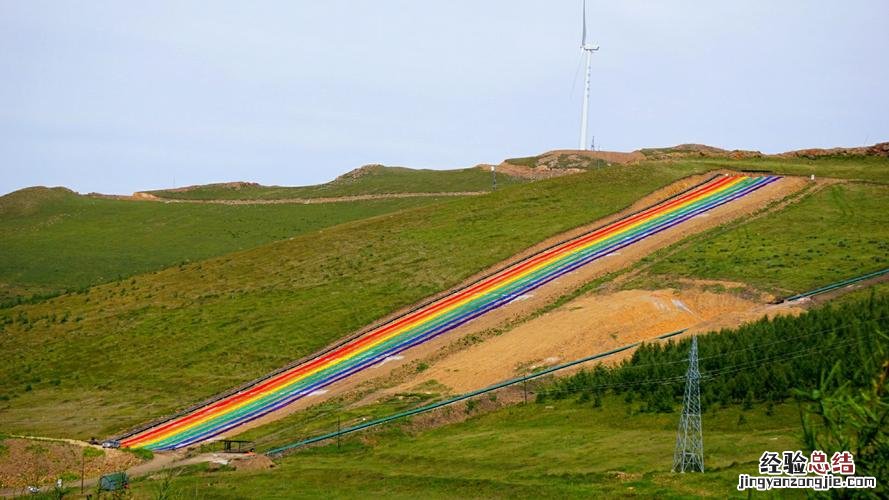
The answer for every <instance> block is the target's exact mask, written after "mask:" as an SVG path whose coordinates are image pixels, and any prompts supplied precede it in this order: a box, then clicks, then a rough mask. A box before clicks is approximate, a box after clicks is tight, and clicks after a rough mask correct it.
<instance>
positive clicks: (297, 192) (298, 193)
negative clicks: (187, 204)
mask: <svg viewBox="0 0 889 500" xmlns="http://www.w3.org/2000/svg"><path fill="white" fill-rule="evenodd" d="M521 182H524V180H523V179H519V178H516V177H512V176H508V175H504V174H502V173H501V174H497V184H498V185H499V186H501V187H502V186H507V185H512V184H518V183H521ZM491 188H492V179H491V172H489V171H487V170H483V169H481V168H464V169H457V170H417V169H410V168H404V167H386V166H383V165H367V166H364V167H361V168H359V169H356V170H353V171H351V172H349V173H347V174H344V175H341V176H340V177H338V178H337V179H336V180H334V181H331V182H328V183H326V184H320V185H317V186H301V187H284V186H261V185H258V184H249V183H228V184H208V185H205V186H194V187H190V188H182V189H171V190H159V191H149V193H150V194H153V195H154V196H157V197H160V198H173V199H182V200H232V199H258V200H274V199H288V198H333V197H341V196H355V195H379V194H397V193H458V192H471V191H490V190H491Z"/></svg>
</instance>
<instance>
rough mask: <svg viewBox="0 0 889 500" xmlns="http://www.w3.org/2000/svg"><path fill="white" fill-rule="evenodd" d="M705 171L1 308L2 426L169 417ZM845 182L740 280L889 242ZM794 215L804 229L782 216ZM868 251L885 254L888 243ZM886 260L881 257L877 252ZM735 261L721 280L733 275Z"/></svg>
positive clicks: (432, 217)
mask: <svg viewBox="0 0 889 500" xmlns="http://www.w3.org/2000/svg"><path fill="white" fill-rule="evenodd" d="M706 168H709V165H708V164H706V163H702V162H696V161H689V162H681V161H678V162H660V163H651V164H643V165H639V166H612V167H604V168H601V169H597V170H594V171H591V172H588V173H585V174H580V175H577V176H571V177H566V178H558V179H551V180H547V181H540V182H535V183H528V184H522V185H517V186H511V187H507V188H504V189H502V190H500V191H498V192H496V193H492V194H488V195H485V196H480V197H468V198H458V199H450V200H447V201H443V202H441V203H437V204H434V205H430V206H426V207H419V208H415V209H411V210H405V211H401V212H397V213H390V214H387V215H383V216H380V217H376V218H372V219H365V220H358V221H353V222H348V223H345V224H340V225H336V226H333V227H328V228H324V229H321V230H317V231H313V232H309V233H305V234H302V235H298V236H295V237H293V238H292V239H288V240H283V241H278V242H275V243H271V244H267V245H264V246H261V247H257V248H253V249H248V250H244V251H241V252H237V253H234V254H227V255H223V256H220V257H216V258H212V259H209V260H206V261H202V262H192V263H186V264H182V265H178V266H174V267H171V268H168V269H165V270H162V271H158V272H154V273H151V274H144V275H139V276H136V277H134V278H128V279H126V280H120V281H116V282H113V283H109V284H105V285H101V286H97V287H93V288H90V289H88V290H84V291H82V292H80V293H72V294H67V295H65V296H62V297H58V298H56V299H53V300H49V301H46V302H43V303H39V304H28V305H20V306H17V307H13V308H6V309H0V421H2V422H3V427H4V430H10V431H13V430H14V431H20V432H30V433H39V434H43V435H58V436H69V437H83V438H86V437H90V436H93V435H108V434H111V433H114V432H117V431H120V430H122V429H125V428H127V427H129V426H132V425H136V424H139V423H142V422H144V421H146V420H149V419H152V418H154V417H158V416H161V415H165V414H168V413H169V412H171V411H174V410H176V409H178V408H182V407H185V406H188V405H190V404H192V403H194V402H196V401H199V400H201V399H203V398H206V397H209V396H211V395H213V394H215V393H218V392H219V391H222V390H225V389H228V388H230V387H232V386H235V385H238V384H240V383H243V382H245V381H247V380H250V379H252V378H254V377H257V376H259V375H262V374H264V373H267V372H268V371H269V370H271V369H274V368H277V367H280V366H283V365H285V364H286V363H288V362H290V361H292V360H293V359H296V358H299V357H301V356H303V355H306V354H308V353H311V352H313V351H315V350H317V349H318V348H320V347H322V346H324V345H326V344H328V343H330V342H331V341H333V340H334V339H337V338H341V337H343V336H344V335H346V334H348V333H350V332H353V331H355V330H357V329H359V328H361V327H363V326H365V325H367V324H368V323H370V322H372V321H374V320H376V319H378V318H380V317H383V316H385V315H387V314H389V313H391V312H393V311H395V310H397V309H399V308H401V307H404V306H406V305H409V304H412V303H415V302H416V301H418V300H421V299H423V298H424V297H427V296H429V295H432V294H434V293H437V292H439V291H441V290H443V289H447V288H449V287H451V286H453V285H455V284H457V283H459V282H460V281H462V280H463V279H465V278H466V277H468V276H471V275H472V274H475V273H477V272H479V271H481V270H483V269H486V268H488V267H489V266H491V265H492V264H494V263H496V262H499V261H501V260H503V259H506V258H508V257H510V256H512V255H514V254H515V253H517V252H519V251H521V250H522V249H525V248H527V247H528V246H530V245H533V244H535V243H538V242H540V241H541V240H544V239H545V238H547V237H549V236H552V235H555V234H559V233H561V232H563V231H565V230H567V229H570V228H573V227H576V226H578V225H581V224H584V223H588V222H590V221H593V220H595V219H597V218H599V217H601V216H604V215H607V214H610V213H613V212H615V211H617V210H619V209H621V208H623V207H626V206H628V205H629V204H631V203H632V202H633V201H635V200H637V199H638V198H639V197H641V196H643V195H645V194H647V193H649V192H651V191H653V190H655V189H657V188H658V187H661V186H663V185H665V184H668V183H669V182H672V181H674V180H676V179H678V178H680V177H683V176H686V175H689V174H691V173H696V172H700V171H702V170H703V169H706ZM832 189H839V190H840V193H841V194H842V195H843V196H844V198H843V200H845V201H844V202H843V203H847V204H848V206H849V207H851V209H846V210H847V211H846V212H843V211H842V210H840V209H838V210H839V212H838V213H833V212H830V213H823V214H822V213H820V212H818V215H812V214H810V213H809V212H807V211H806V209H805V205H802V204H801V205H794V206H791V208H789V209H787V210H785V211H782V212H777V213H776V214H772V215H770V216H768V217H766V218H762V219H758V220H757V221H755V222H751V223H750V227H754V228H757V227H759V226H758V225H760V224H762V225H765V226H764V227H766V228H768V230H769V232H767V233H763V235H762V236H763V238H759V237H753V236H750V237H745V238H747V239H746V240H745V241H747V242H748V243H747V244H749V245H751V246H752V245H754V244H759V242H760V241H765V242H767V246H766V247H765V248H762V249H757V252H759V253H758V254H757V257H758V259H753V258H748V257H746V256H743V255H742V256H741V258H742V259H748V260H747V261H745V262H748V263H749V264H750V265H747V266H746V267H739V269H740V270H738V271H735V272H736V275H737V276H738V277H739V279H741V278H743V280H747V279H748V278H749V279H750V281H751V282H753V283H754V284H756V285H757V286H763V287H768V286H773V287H776V288H780V289H788V290H795V289H796V288H799V287H803V288H807V286H808V285H806V283H807V282H806V280H810V281H817V282H818V283H815V284H821V280H822V279H823V278H825V277H829V276H822V275H821V274H825V271H823V270H822V271H817V272H818V273H821V274H816V275H811V276H806V275H805V274H804V273H803V275H802V276H798V274H800V273H798V272H797V271H794V270H793V269H792V268H791V267H789V266H790V265H791V264H792V263H790V261H787V262H786V264H787V265H788V267H786V268H781V269H777V270H769V271H768V272H766V271H762V270H760V269H759V268H757V267H756V266H764V265H765V264H768V263H769V261H768V260H763V259H765V258H766V256H769V255H774V254H778V255H779V256H780V255H781V254H782V252H796V251H799V248H801V245H800V243H799V242H800V241H801V240H800V238H802V237H804V236H808V235H816V237H823V238H824V239H825V241H828V240H830V239H831V238H833V237H834V236H836V237H838V238H839V237H841V238H844V239H846V240H848V241H856V242H859V240H860V238H872V237H873V236H877V241H883V242H885V241H886V238H885V236H882V234H883V233H880V232H879V231H880V230H881V229H880V228H879V227H880V226H882V227H886V226H887V225H886V224H885V222H884V221H885V216H884V215H880V214H877V215H874V210H875V209H874V207H879V206H881V204H882V200H883V199H885V192H884V191H882V190H883V189H885V188H883V187H881V186H867V185H860V186H859V185H850V186H842V187H837V188H832ZM813 199H816V198H813ZM816 200H817V199H816ZM803 203H805V202H803ZM152 206H154V205H152ZM800 206H803V207H804V209H799V208H797V207H800ZM844 206H845V205H844ZM197 207H198V208H202V207H203V206H197ZM186 208H188V207H186ZM211 208H212V207H211ZM556 214H557V216H556ZM786 214H790V215H786ZM843 214H846V215H843ZM781 217H790V219H789V222H793V224H787V223H786V222H788V221H784V220H779V223H774V222H772V221H774V220H775V219H778V218H781ZM825 218H827V219H825ZM830 218H832V219H830ZM850 220H851V221H850ZM867 221H870V223H873V225H876V226H877V227H878V229H876V230H874V231H876V232H875V233H874V234H867V235H864V233H862V231H863V230H864V229H862V228H865V227H870V226H868V225H867V224H866V222H867ZM739 227H742V228H743V227H745V226H744V225H741V226H739ZM196 230H197V229H196ZM831 231H832V232H831ZM868 231H870V230H869V229H868ZM750 234H755V233H750ZM715 235H716V233H715V232H714V233H711V234H710V235H708V237H710V236H713V237H716V236H715ZM766 236H767V237H766ZM697 241H698V240H694V243H693V244H698V243H697ZM863 241H864V242H865V243H867V242H868V240H867V239H864V240H863ZM736 243H737V241H730V242H729V243H727V244H723V243H719V244H720V245H723V246H721V247H718V248H727V249H729V250H728V251H725V252H716V251H715V250H711V249H710V248H708V247H709V246H710V243H707V244H701V245H702V248H703V252H705V253H704V254H703V255H705V256H707V258H710V257H713V256H717V254H727V253H730V252H731V251H732V249H733V248H734V245H735V244H736ZM868 244H870V243H868ZM47 248H58V247H52V246H49V245H48V246H47ZM870 248H877V249H878V250H879V251H880V252H885V250H884V249H885V247H884V246H883V247H870ZM881 249H882V250H881ZM824 250H825V252H824V253H823V254H817V255H816V256H817V259H813V260H811V261H809V264H811V266H810V267H811V268H812V269H816V270H817V269H822V268H823V269H830V272H836V274H838V275H843V276H840V277H844V275H845V274H846V271H847V269H846V268H843V267H837V268H836V269H834V267H832V266H834V265H842V266H848V267H849V268H852V267H854V266H856V265H859V264H860V259H862V258H863V257H862V256H861V255H858V254H852V253H850V254H836V255H835V253H834V252H832V251H828V250H829V248H828V247H824ZM47 251H49V250H47ZM60 251H64V248H62V250H60ZM689 252H691V250H689ZM695 252H697V251H695ZM711 253H712V254H713V255H710V254H711ZM691 255H692V257H689V258H686V259H685V260H679V259H675V260H674V261H670V262H675V264H670V265H674V266H676V269H678V270H679V271H675V270H672V271H669V272H671V273H672V272H678V273H679V274H682V273H686V274H691V275H694V274H695V273H697V274H705V273H703V271H702V270H704V269H709V268H707V267H701V268H700V269H698V268H695V269H694V273H692V271H691V270H690V268H685V267H682V266H687V267H688V266H692V265H693V264H694V263H695V262H699V261H698V260H697V259H698V257H697V256H696V254H695V253H692V254H691ZM837 255H839V256H837ZM845 255H848V257H843V256H845ZM874 255H876V256H877V257H879V256H880V255H882V254H879V253H877V254H873V255H871V256H870V258H872V257H873V256H874ZM720 258H727V257H725V256H722V257H720ZM849 259H851V260H849ZM856 259H858V260H856ZM665 265H666V264H665ZM698 265H700V264H698ZM708 265H709V264H708ZM732 265H734V264H731V265H723V266H722V267H720V268H716V269H718V270H719V272H716V271H714V272H713V274H717V275H718V274H719V273H721V272H724V271H725V270H726V269H728V270H729V271H731V270H732V269H734V268H732V267H731V266H732ZM665 272H667V271H665ZM757 273H758V274H757ZM48 274H49V273H48ZM770 283H771V284H770ZM804 285H806V286H804Z"/></svg>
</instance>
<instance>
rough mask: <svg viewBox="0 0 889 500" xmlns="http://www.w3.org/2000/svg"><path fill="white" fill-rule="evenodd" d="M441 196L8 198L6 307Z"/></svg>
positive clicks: (4, 219) (1, 201)
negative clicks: (222, 200) (283, 200)
mask: <svg viewBox="0 0 889 500" xmlns="http://www.w3.org/2000/svg"><path fill="white" fill-rule="evenodd" d="M437 200H439V198H413V199H391V200H372V201H371V200H368V201H360V202H347V203H331V204H323V205H321V204H319V205H300V204H280V205H240V206H233V205H204V204H179V203H169V204H168V203H156V202H144V201H121V200H109V199H98V198H90V197H85V196H78V195H76V194H74V193H72V192H70V191H67V190H63V189H46V188H30V189H25V190H21V191H17V192H15V193H11V194H9V195H7V196H4V197H0V233H2V234H3V240H2V243H0V302H3V301H7V302H8V301H9V300H11V299H13V298H15V297H22V296H25V297H26V296H30V295H33V294H53V293H58V292H59V291H61V290H76V289H81V288H84V287H87V286H90V285H95V284H98V283H104V282H108V281H112V280H116V279H120V278H125V277H129V276H131V275H134V274H139V273H144V272H148V271H155V270H159V269H163V268H166V267H169V266H173V265H177V264H179V263H181V262H186V261H197V260H203V259H206V258H209V257H215V256H218V255H222V254H226V253H230V252H234V251H239V250H244V249H248V248H252V247H256V246H259V245H262V244H265V243H269V242H271V241H275V240H282V239H286V238H289V237H292V236H296V235H299V234H305V233H308V232H312V231H317V230H319V229H321V228H325V227H330V226H334V225H337V224H341V223H343V222H347V221H352V220H356V219H362V218H366V217H373V216H376V215H380V214H385V213H389V212H393V211H397V210H402V209H405V208H412V207H417V206H421V205H427V204H429V203H434V202H436V201H437Z"/></svg>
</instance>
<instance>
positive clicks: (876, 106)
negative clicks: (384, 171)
mask: <svg viewBox="0 0 889 500" xmlns="http://www.w3.org/2000/svg"><path fill="white" fill-rule="evenodd" d="M580 6H581V3H580V0H576V1H575V0H551V1H544V0H535V1H530V0H488V1H478V0H450V1H442V2H420V1H399V0H373V1H370V0H367V1H364V0H352V1H344V0H325V1H323V2H318V1H308V0H291V1H257V2H243V1H237V2H236V1H224V0H214V1H209V0H207V1H203V2H194V1H183V0H176V1H162V0H153V1H151V2H119V1H107V2H105V1H93V0H79V1H66V0H54V1H41V0H0V193H7V192H10V191H13V190H16V189H20V188H23V187H26V186H32V185H47V186H57V185H62V186H67V187H69V188H72V189H74V190H76V191H79V192H83V193H86V192H103V193H117V194H128V193H131V192H133V191H138V190H147V189H158V188H164V187H171V186H174V185H176V186H182V185H191V184H203V183H209V182H225V181H236V180H245V181H254V182H260V183H263V184H276V185H306V184H314V183H319V182H325V181H328V180H330V179H332V178H334V177H335V176H337V175H339V174H341V173H343V172H346V171H348V170H351V169H353V168H356V167H358V166H360V165H364V164H369V163H383V164H386V165H400V166H409V167H414V168H462V167H469V166H473V165H476V164H478V163H499V162H500V161H501V160H503V159H504V158H508V157H517V156H528V155H533V154H539V153H542V152H545V151H548V150H552V149H562V148H576V147H577V142H578V135H579V128H580V105H581V99H582V84H583V82H582V76H583V75H582V69H581V51H580V49H579V44H580V28H581V26H580V19H581V16H580V10H581V9H580ZM587 11H588V19H589V33H590V36H591V38H592V39H593V41H595V42H596V43H598V44H599V45H600V46H601V50H600V51H599V52H597V53H596V54H595V55H594V57H593V68H592V72H593V82H592V102H591V118H590V133H591V134H594V135H595V137H596V144H597V146H598V147H599V148H600V149H605V150H616V151H631V150H634V149H638V148H641V147H658V146H670V145H675V144H680V143H688V142H695V143H705V144H709V145H714V146H719V147H723V148H728V149H735V148H737V149H755V150H760V151H763V152H781V151H786V150H792V149H800V148H807V147H833V146H859V145H864V144H872V143H876V142H882V141H889V98H887V97H889V83H887V82H889V64H886V57H887V54H889V29H886V26H889V2H886V1H884V0H849V1H843V2H836V1H821V0H782V1H780V2H776V1H774V0H746V1H734V2H729V1H721V2H714V1H712V0H625V1H610V2H606V1H604V0H589V3H588V7H587Z"/></svg>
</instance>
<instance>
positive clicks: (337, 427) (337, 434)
mask: <svg viewBox="0 0 889 500" xmlns="http://www.w3.org/2000/svg"><path fill="white" fill-rule="evenodd" d="M342 430H343V428H342V426H341V425H340V417H339V416H337V417H336V449H337V451H339V449H340V432H342Z"/></svg>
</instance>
